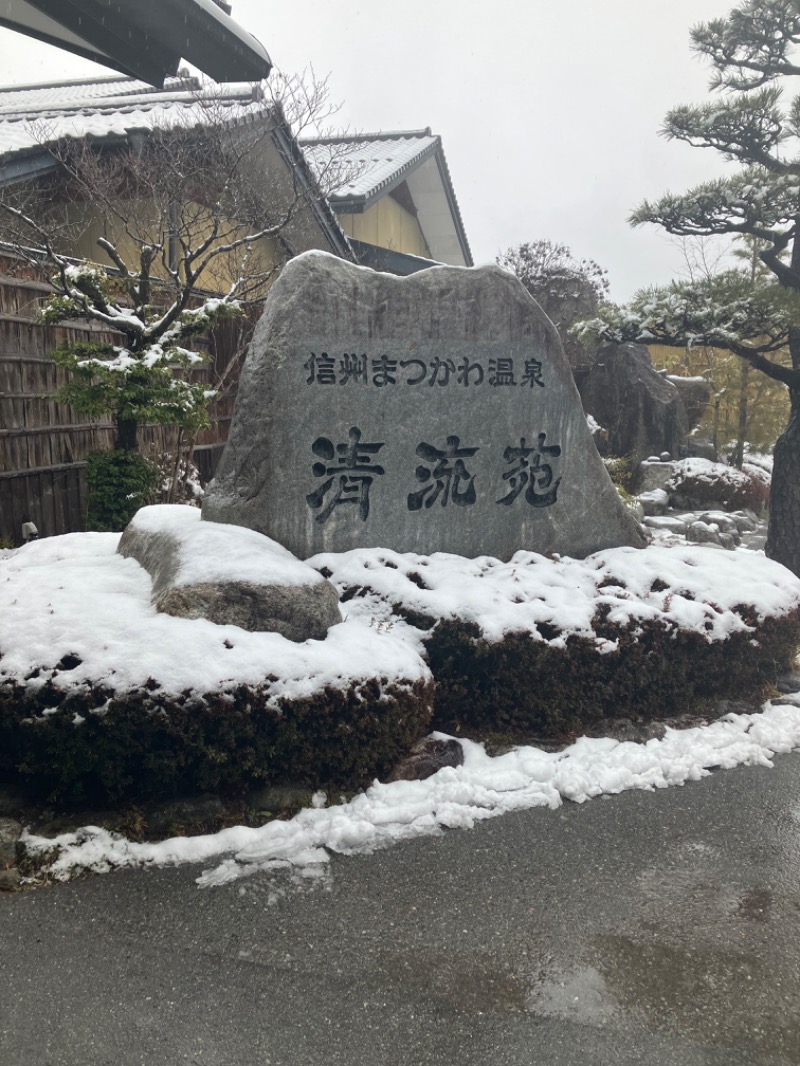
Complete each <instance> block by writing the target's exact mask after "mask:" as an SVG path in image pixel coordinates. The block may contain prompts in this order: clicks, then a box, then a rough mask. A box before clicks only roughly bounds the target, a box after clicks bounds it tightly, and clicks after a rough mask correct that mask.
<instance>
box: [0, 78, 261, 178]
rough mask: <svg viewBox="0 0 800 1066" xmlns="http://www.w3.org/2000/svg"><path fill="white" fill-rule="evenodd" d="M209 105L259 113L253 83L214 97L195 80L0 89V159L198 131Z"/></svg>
mask: <svg viewBox="0 0 800 1066" xmlns="http://www.w3.org/2000/svg"><path fill="white" fill-rule="evenodd" d="M209 100H213V101H215V106H216V102H218V104H219V106H221V107H226V108H230V109H231V117H232V118H240V117H242V116H244V115H246V114H257V113H258V112H259V111H263V110H264V109H265V108H266V105H265V104H264V102H263V101H256V100H254V99H253V93H252V87H251V85H250V84H230V85H215V86H214V87H213V93H212V92H210V91H208V90H203V89H202V88H200V86H199V84H198V83H197V82H196V81H195V80H194V79H181V78H174V79H168V80H167V82H166V84H165V86H164V88H163V89H154V88H153V87H152V86H151V85H147V84H146V83H145V82H142V81H137V80H136V79H134V78H104V79H102V80H97V81H93V82H89V81H81V82H62V83H60V84H51V85H38V86H28V87H23V88H21V89H20V88H10V89H0V156H4V157H6V159H8V158H9V156H14V155H17V154H23V153H25V154H27V153H29V152H31V151H35V150H36V149H38V148H42V147H43V146H44V145H45V144H48V143H53V142H55V141H58V140H60V139H62V138H67V137H86V136H91V137H93V138H102V137H120V136H125V134H127V133H128V132H130V131H131V130H140V129H150V128H153V127H154V126H156V125H159V126H163V125H177V124H181V125H183V126H187V125H188V126H194V125H197V126H200V125H202V124H203V123H204V121H207V116H208V111H207V106H208V102H209Z"/></svg>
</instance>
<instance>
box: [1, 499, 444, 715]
mask: <svg viewBox="0 0 800 1066" xmlns="http://www.w3.org/2000/svg"><path fill="white" fill-rule="evenodd" d="M186 510H187V512H188V511H191V512H192V513H193V514H197V511H196V510H194V509H190V508H186ZM118 541H119V534H117V533H71V534H67V535H66V536H62V537H49V538H47V539H46V540H40V541H36V542H34V543H31V544H29V545H27V546H26V547H24V548H20V549H19V550H18V551H16V552H15V553H14V554H13V555H12V556H11V557H10V558H7V559H3V560H0V683H2V682H4V681H16V682H17V683H19V684H22V683H25V684H26V685H27V686H28V687H29V688H36V687H39V686H41V685H44V684H45V683H46V682H47V681H48V680H52V683H53V685H55V686H56V687H57V688H59V689H61V690H62V691H65V692H69V691H70V690H74V689H82V688H87V687H89V686H90V685H97V686H104V687H108V688H109V689H113V690H115V691H118V692H125V691H129V690H132V689H138V688H141V687H142V686H144V685H145V684H146V682H147V681H148V679H149V678H155V679H156V680H157V681H158V682H159V684H160V686H161V689H162V691H163V692H165V693H167V694H174V695H180V693H182V692H184V691H186V690H187V689H188V690H191V691H193V692H198V693H202V692H211V691H217V690H220V689H225V688H227V687H230V686H233V685H251V686H257V685H262V684H264V682H265V678H266V677H267V676H268V675H273V676H274V677H275V678H276V680H275V681H274V682H272V683H271V684H270V694H271V702H272V703H273V705H277V703H278V701H279V700H280V699H281V698H282V697H285V698H288V699H301V698H305V697H308V696H311V695H313V694H314V693H316V692H319V691H320V690H321V689H322V688H324V687H325V686H326V685H331V686H333V687H334V688H346V687H348V686H349V685H350V683H351V682H354V681H355V682H359V681H363V680H368V679H371V678H375V677H386V678H390V679H398V680H402V681H409V682H413V681H416V680H418V679H420V678H428V677H429V676H430V674H429V671H428V668H427V666H426V665H425V663H424V661H423V659H422V657H421V654H420V645H419V641H418V640H417V639H416V630H411V629H410V627H408V626H404V625H403V624H402V623H398V624H397V625H396V626H393V627H392V629H391V630H387V629H386V628H385V627H384V626H383V625H379V622H380V619H381V618H382V615H383V612H382V611H381V612H379V614H378V615H377V616H376V615H375V613H374V612H373V611H371V605H370V603H369V602H366V601H360V602H359V603H358V604H357V605H353V609H352V610H348V617H347V619H346V620H345V621H344V622H342V623H340V624H339V625H335V626H333V627H332V628H331V629H330V630H329V631H328V635H327V637H326V639H325V640H308V641H305V642H304V643H302V644H296V643H294V642H293V641H291V640H288V639H286V638H285V637H282V636H280V635H279V634H277V633H252V632H247V631H245V630H243V629H240V628H239V627H238V626H232V625H215V624H214V623H212V622H209V621H207V620H205V619H187V618H174V617H172V616H170V615H166V614H160V613H158V612H157V611H156V609H155V607H154V606H153V604H152V603H151V602H150V592H151V583H150V577H149V575H148V574H147V572H146V571H145V570H143V569H142V567H141V566H139V564H138V563H137V562H136V561H135V560H134V559H124V558H123V557H122V556H121V555H118V554H117V551H116V548H117V543H118ZM212 565H214V564H213V562H212V563H210V566H212ZM242 565H243V566H244V565H246V564H245V563H244V562H243V563H242ZM401 630H403V631H405V633H404V637H403V638H401V637H400V636H399V634H400V631H401ZM65 656H72V657H74V659H77V660H78V663H77V665H75V666H73V667H72V668H66V667H64V666H63V665H59V664H60V663H61V661H62V660H63V659H64V657H65ZM69 661H70V662H72V661H73V659H70V660H69ZM35 671H38V676H36V677H31V676H30V675H31V674H32V673H34V672H35ZM26 678H27V679H28V680H26Z"/></svg>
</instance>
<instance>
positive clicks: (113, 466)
mask: <svg viewBox="0 0 800 1066" xmlns="http://www.w3.org/2000/svg"><path fill="white" fill-rule="evenodd" d="M86 481H87V485H88V489H89V513H88V517H87V522H86V524H87V528H88V529H92V530H95V531H97V532H100V533H118V532H120V531H121V530H123V529H124V528H125V526H127V524H128V522H130V520H131V519H132V518H133V516H134V515H135V514H136V512H137V511H138V510H139V508H140V507H144V506H145V504H146V503H148V502H149V499H150V496H151V494H152V492H153V491H154V489H155V486H156V471H155V470H154V469H153V467H152V466H151V465H150V463H148V461H147V460H146V459H145V458H144V456H143V455H140V454H139V452H128V451H120V450H112V451H104V452H92V453H91V454H90V455H89V458H88V462H87V470H86Z"/></svg>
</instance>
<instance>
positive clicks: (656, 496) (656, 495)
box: [637, 489, 669, 517]
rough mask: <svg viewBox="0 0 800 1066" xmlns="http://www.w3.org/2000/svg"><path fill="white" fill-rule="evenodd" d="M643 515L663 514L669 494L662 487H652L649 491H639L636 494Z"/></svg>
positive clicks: (667, 504)
mask: <svg viewBox="0 0 800 1066" xmlns="http://www.w3.org/2000/svg"><path fill="white" fill-rule="evenodd" d="M637 499H638V501H639V504H640V505H641V508H642V511H643V512H644V515H645V517H648V516H652V515H663V514H666V512H667V507H668V506H669V496H667V494H666V492H664V490H663V489H652V490H651V491H650V492H640V493H639V495H638V496H637Z"/></svg>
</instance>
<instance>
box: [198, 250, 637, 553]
mask: <svg viewBox="0 0 800 1066" xmlns="http://www.w3.org/2000/svg"><path fill="white" fill-rule="evenodd" d="M203 518H206V519H211V520H213V521H216V522H232V523H235V524H238V525H243V526H249V527H250V528H252V529H257V530H259V531H260V532H262V533H266V534H267V535H268V536H270V537H272V538H274V539H275V540H277V541H279V542H280V543H281V544H283V545H284V546H285V547H287V548H288V549H289V550H290V551H292V552H293V553H294V554H295V555H298V556H299V557H300V558H307V557H308V556H309V555H312V554H315V553H317V552H322V551H337V552H338V551H347V550H349V549H351V548H359V547H383V548H394V549H395V550H397V551H401V552H404V551H410V552H418V553H420V554H430V553H432V552H436V551H445V552H454V553H457V554H460V555H465V556H469V557H474V556H477V555H494V556H497V557H499V558H501V559H508V558H510V556H511V555H513V554H514V552H515V551H517V550H519V549H528V550H531V551H538V552H546V551H556V552H559V553H561V554H565V555H574V556H585V555H587V554H589V553H590V552H593V551H596V550H599V549H601V548H608V547H615V546H618V545H622V544H628V545H636V546H640V545H641V544H642V543H643V541H642V539H641V536H640V534H639V532H638V529H637V526H636V524H635V523H634V521H633V520H632V518H631V517H630V516H629V514H628V513H627V511H626V510H625V508H624V507H623V505H622V503H621V502H620V499H619V496H618V495H617V492H616V490H615V489H614V487H613V485H612V484H611V481H610V480H609V477H608V474H607V472H606V470H605V467H604V466H603V464H602V462H601V460H600V458H599V456H598V454H597V450H596V448H595V446H594V443H593V442H592V438H591V434H590V432H589V429H588V426H587V424H586V419H585V417H584V414H583V409H582V407H581V402H580V399H579V397H578V393H577V390H576V388H575V384H574V382H573V379H572V374H571V371H570V368H569V365H568V363H567V360H566V358H565V356H564V353H563V351H562V347H561V344H560V341H559V339H558V335H557V334H556V331H555V329H554V328H553V326H552V324H551V323H550V321H549V320H548V319H547V318H546V316H545V315H544V313H543V312H542V311H541V310H540V308H539V306H538V305H537V304H536V302H535V301H534V300H533V299H532V298H531V297H530V296H529V294H528V293H527V292H526V291H525V289H524V288H523V287H522V285H521V284H520V282H519V281H518V280H517V279H516V278H514V277H513V276H512V275H510V274H508V273H506V272H505V271H502V270H500V269H499V268H496V267H483V268H480V269H465V268H463V267H434V268H432V269H430V270H424V271H422V272H420V273H418V274H413V275H412V276H410V277H405V278H400V277H395V276H394V275H390V274H379V273H375V272H373V271H371V270H367V269H364V268H362V267H356V266H352V265H351V264H349V263H346V262H343V261H342V260H340V259H337V258H335V257H334V256H330V255H326V254H325V253H321V252H311V253H307V254H305V255H302V256H299V257H298V258H296V259H293V260H292V261H291V262H290V263H289V264H288V265H287V266H286V268H285V269H284V271H283V273H282V274H281V277H280V278H279V279H278V281H277V282H276V284H275V285H274V287H273V289H272V291H271V293H270V295H269V298H268V300H267V303H266V307H265V309H264V313H263V315H262V318H261V321H260V322H259V324H258V327H257V329H256V333H255V336H254V338H253V342H252V344H251V347H250V352H249V354H248V357H247V360H246V362H245V366H244V370H243V373H242V379H241V384H240V386H239V394H238V398H237V401H236V410H235V414H234V419H233V425H232V427H231V433H230V438H229V441H228V444H227V446H226V449H225V453H224V455H223V457H222V460H221V463H220V466H219V470H218V472H217V476H216V478H215V480H214V481H213V482H212V484H211V486H210V487H209V490H208V492H207V494H206V497H205V500H204V502H203Z"/></svg>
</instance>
